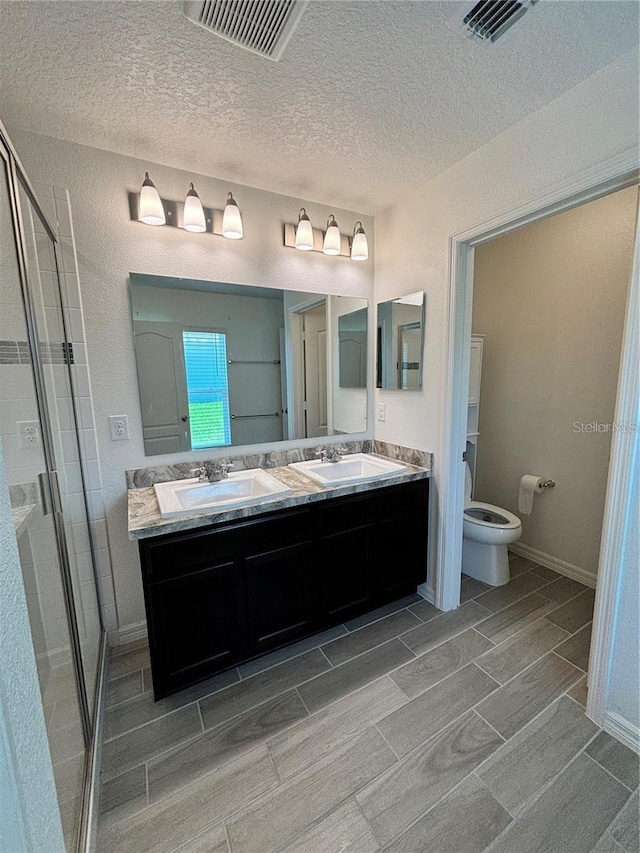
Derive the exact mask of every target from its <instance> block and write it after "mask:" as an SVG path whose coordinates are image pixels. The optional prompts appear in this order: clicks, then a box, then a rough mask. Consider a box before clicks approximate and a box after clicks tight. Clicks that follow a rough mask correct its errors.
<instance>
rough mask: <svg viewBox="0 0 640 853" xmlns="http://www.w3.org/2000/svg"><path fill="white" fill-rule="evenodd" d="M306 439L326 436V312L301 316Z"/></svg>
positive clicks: (319, 308) (323, 307)
mask: <svg viewBox="0 0 640 853" xmlns="http://www.w3.org/2000/svg"><path fill="white" fill-rule="evenodd" d="M304 365H305V399H306V437H307V438H312V437H315V436H321V435H326V434H327V311H326V306H325V305H320V306H318V307H317V308H314V309H313V310H311V311H307V312H306V313H305V314H304Z"/></svg>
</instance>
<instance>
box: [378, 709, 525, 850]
mask: <svg viewBox="0 0 640 853" xmlns="http://www.w3.org/2000/svg"><path fill="white" fill-rule="evenodd" d="M457 719H459V717H458V718H457ZM501 746H502V744H501V745H500V746H498V747H497V749H500V748H501ZM492 754H493V753H492ZM490 757H491V756H488V758H490ZM475 775H476V772H475V770H470V771H469V772H468V773H467V775H466V776H464V777H463V778H462V779H460V780H459V781H458V782H456V784H455V785H454V786H453V787H452V788H450V789H449V790H448V791H447V792H446V793H445V794H443V795H442V796H441V797H440V798H439V799H438V800H437V802H435V803H433V804H432V805H431V806H429V808H428V809H425V811H423V812H421V813H420V815H419V816H418V817H417V818H416V819H415V820H412V821H411V823H410V824H408V825H407V826H405V827H404V828H403V829H402V831H401V832H399V833H398V834H397V835H394V836H393V838H391V840H390V841H388V842H387V844H386V845H385V847H384V848H381V850H382V851H384V850H385V849H386V847H388V846H389V845H390V844H394V843H395V842H397V841H399V839H400V838H402V836H403V835H405V834H406V833H407V832H409V830H410V829H411V828H412V827H414V826H415V825H416V824H417V823H419V822H420V821H421V820H422V819H423V818H424V817H426V816H427V815H428V814H430V813H431V812H432V811H433V810H434V809H436V808H437V807H438V806H439V805H440V804H441V803H442V802H443V801H444V800H446V798H447V797H448V796H450V795H451V794H452V793H453V792H454V791H456V790H457V789H458V788H459V787H460V786H461V785H463V784H464V783H465V782H466V781H467V780H468V779H469V778H470V777H471V776H475ZM478 781H479V782H480V783H481V784H482V785H483V787H485V788H487V790H488V791H489V793H491V795H492V796H493V793H492V792H491V790H490V788H489V787H488V786H487V784H486V783H485V782H484V781H483V780H482V779H479V778H478ZM494 799H495V797H494ZM496 802H497V801H496ZM499 805H501V806H502V804H499ZM502 808H504V806H502ZM505 811H506V809H505ZM509 825H510V824H509ZM505 829H506V827H505ZM374 835H375V832H374ZM377 838H378V836H376V840H377ZM494 840H495V839H494ZM490 843H493V841H492V842H490ZM484 849H486V847H485V848H484ZM407 853H408V851H407Z"/></svg>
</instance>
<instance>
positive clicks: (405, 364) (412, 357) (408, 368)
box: [398, 323, 422, 390]
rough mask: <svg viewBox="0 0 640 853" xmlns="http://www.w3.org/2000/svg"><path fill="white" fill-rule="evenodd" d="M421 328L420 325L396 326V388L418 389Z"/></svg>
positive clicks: (406, 324)
mask: <svg viewBox="0 0 640 853" xmlns="http://www.w3.org/2000/svg"><path fill="white" fill-rule="evenodd" d="M421 346H422V327H421V325H420V323H405V324H404V325H401V326H398V388H403V389H405V390H415V389H418V388H420V349H421Z"/></svg>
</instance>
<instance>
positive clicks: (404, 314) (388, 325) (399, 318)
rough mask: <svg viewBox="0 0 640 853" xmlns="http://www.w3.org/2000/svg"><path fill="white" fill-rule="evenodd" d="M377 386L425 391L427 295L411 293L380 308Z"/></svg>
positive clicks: (383, 304) (377, 345) (381, 305)
mask: <svg viewBox="0 0 640 853" xmlns="http://www.w3.org/2000/svg"><path fill="white" fill-rule="evenodd" d="M377 307H378V317H377V329H376V333H377V334H376V386H377V387H378V388H395V389H398V390H401V391H418V390H420V388H422V368H423V363H422V362H423V357H424V356H423V354H424V293H423V292H422V291H418V292H417V293H410V294H409V295H408V296H401V297H400V298H398V299H392V300H390V301H389V302H381V303H380V304H379V305H378V306H377Z"/></svg>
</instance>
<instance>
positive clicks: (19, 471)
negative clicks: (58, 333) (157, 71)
mask: <svg viewBox="0 0 640 853" xmlns="http://www.w3.org/2000/svg"><path fill="white" fill-rule="evenodd" d="M9 168H10V167H9V159H8V155H7V151H6V149H5V148H4V146H3V145H2V143H1V141H0V442H1V443H2V449H3V454H4V457H5V462H6V470H7V477H8V480H9V491H10V497H11V510H12V516H13V522H14V526H15V530H16V538H17V541H18V553H19V556H20V563H21V567H22V575H23V581H24V587H25V591H26V598H27V607H28V612H29V620H30V624H31V634H32V638H33V646H34V651H35V657H36V665H37V671H38V679H39V683H40V691H41V694H42V703H43V708H44V713H45V721H46V726H47V735H48V739H49V747H50V753H51V761H52V765H53V773H54V777H55V783H56V790H57V794H58V801H59V803H60V811H61V815H62V822H63V830H64V834H65V841H66V844H67V848H68V849H69V850H73V849H75V845H76V839H77V837H78V832H79V825H80V818H81V812H82V791H83V781H84V773H85V759H86V751H87V744H88V739H87V738H88V734H89V733H88V730H87V719H86V716H85V714H84V709H83V702H84V700H83V696H82V692H81V691H79V689H78V681H77V677H76V669H75V666H74V661H75V654H76V653H75V649H74V637H73V633H74V620H75V614H74V608H73V604H72V602H71V603H70V600H69V597H68V596H67V595H66V594H65V572H64V561H65V554H64V548H63V544H62V543H61V540H60V536H59V523H58V521H57V519H56V515H55V508H56V497H57V495H56V488H55V483H54V475H53V474H52V472H53V471H54V470H55V469H54V464H55V454H54V449H53V446H52V443H51V439H50V431H49V430H48V428H47V424H48V421H47V414H46V398H45V396H44V394H43V388H42V376H41V374H40V372H39V367H38V363H37V359H36V358H34V354H35V353H37V350H38V346H37V342H36V344H35V347H34V340H33V335H32V334H30V330H29V326H28V323H27V320H26V317H27V316H28V314H29V306H28V299H27V297H26V291H25V289H24V268H23V267H21V253H20V246H19V243H18V241H17V239H16V232H15V231H14V215H15V214H16V213H17V208H16V198H15V195H13V193H12V189H13V187H14V186H15V184H14V183H13V181H12V180H11V178H10V174H9ZM21 272H22V275H21Z"/></svg>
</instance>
